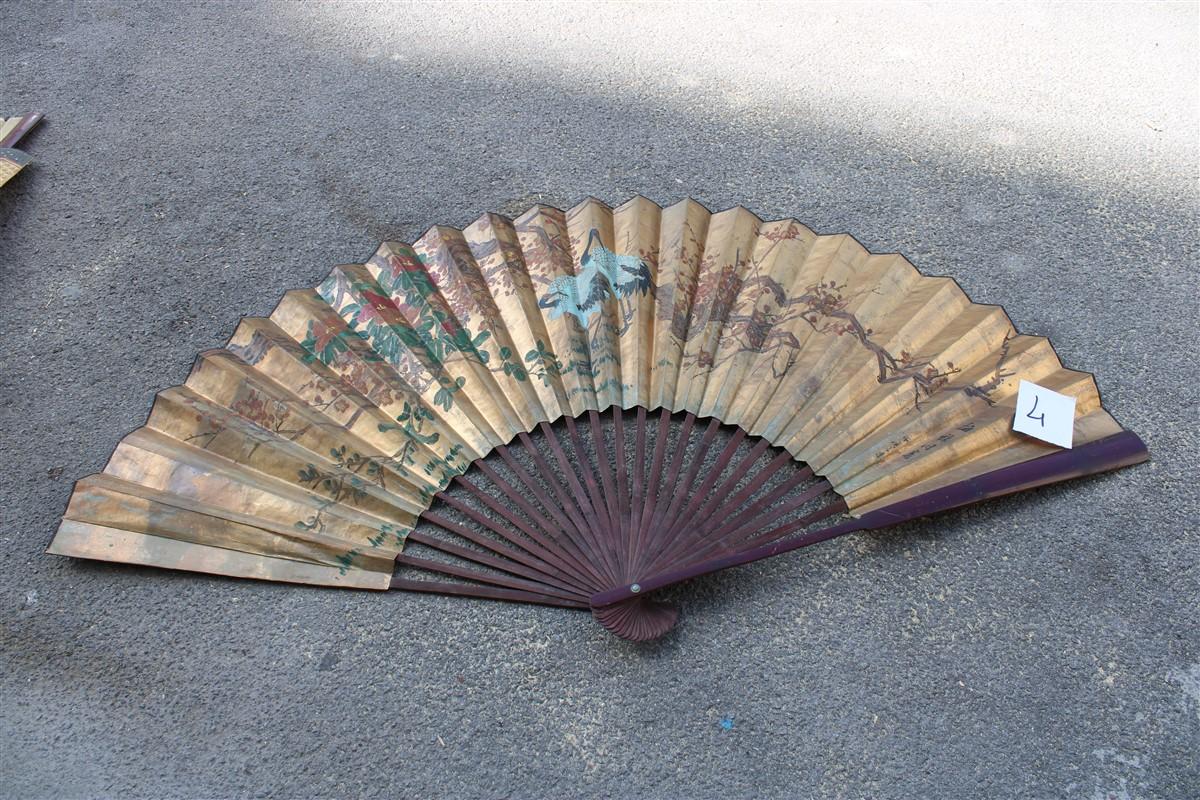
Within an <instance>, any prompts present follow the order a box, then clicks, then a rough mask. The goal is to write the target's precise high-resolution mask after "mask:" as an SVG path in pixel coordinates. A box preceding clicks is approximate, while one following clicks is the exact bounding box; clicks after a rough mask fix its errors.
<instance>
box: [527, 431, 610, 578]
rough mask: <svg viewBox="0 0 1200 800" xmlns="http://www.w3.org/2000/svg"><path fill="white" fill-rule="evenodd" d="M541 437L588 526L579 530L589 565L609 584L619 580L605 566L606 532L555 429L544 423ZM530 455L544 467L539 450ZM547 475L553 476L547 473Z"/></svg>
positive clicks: (533, 450)
mask: <svg viewBox="0 0 1200 800" xmlns="http://www.w3.org/2000/svg"><path fill="white" fill-rule="evenodd" d="M539 429H540V430H541V432H542V434H543V435H544V436H545V437H546V442H547V444H548V445H549V446H550V452H551V453H552V454H553V455H554V459H555V461H556V462H557V463H558V467H559V474H560V475H563V476H566V479H567V484H568V486H569V487H570V494H571V497H572V498H573V500H574V505H577V506H578V507H579V509H580V511H581V513H582V515H583V519H584V521H585V524H584V526H583V527H578V526H577V529H578V530H579V532H580V534H581V535H582V536H584V537H585V538H586V541H587V548H586V549H585V551H584V552H585V554H588V555H590V557H591V561H590V563H591V564H592V565H593V566H594V567H595V568H596V569H598V570H599V571H600V572H601V573H603V575H604V579H605V580H606V581H612V580H616V577H615V573H614V572H613V571H612V565H611V564H608V563H606V562H605V560H604V558H603V555H602V553H603V547H602V545H601V540H602V538H603V534H604V532H603V529H602V527H601V522H600V514H599V512H598V511H597V510H596V507H595V505H594V504H593V501H592V498H591V496H590V495H589V493H588V492H587V491H586V490H585V489H584V487H583V486H582V484H580V482H579V477H578V476H577V475H576V474H575V469H574V467H572V465H571V462H570V460H569V459H568V458H567V454H566V451H565V450H564V449H563V446H562V442H561V441H559V438H558V435H557V434H556V433H555V432H554V428H552V427H551V426H550V425H547V424H545V423H542V424H541V425H540V426H539ZM530 453H531V454H534V457H535V458H537V459H539V463H542V460H541V456H540V454H538V453H537V449H536V448H533V447H531V448H530ZM547 474H553V472H552V471H551V472H548V473H547Z"/></svg>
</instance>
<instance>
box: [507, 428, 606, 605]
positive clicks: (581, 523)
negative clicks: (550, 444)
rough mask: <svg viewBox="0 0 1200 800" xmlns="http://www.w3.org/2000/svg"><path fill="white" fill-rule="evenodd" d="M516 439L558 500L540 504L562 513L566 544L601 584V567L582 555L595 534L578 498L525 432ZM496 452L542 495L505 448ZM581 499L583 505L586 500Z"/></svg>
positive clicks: (589, 548)
mask: <svg viewBox="0 0 1200 800" xmlns="http://www.w3.org/2000/svg"><path fill="white" fill-rule="evenodd" d="M547 427H548V426H547ZM551 430H552V429H551ZM518 438H519V439H520V440H521V443H522V445H523V446H524V452H525V453H526V454H527V455H529V457H530V458H531V459H532V460H533V461H534V464H535V466H537V468H538V469H539V470H540V472H539V474H540V475H541V476H542V477H543V479H544V480H545V481H546V483H547V484H548V485H549V486H550V488H551V491H553V492H554V496H555V497H556V498H557V499H558V503H559V505H558V506H556V505H555V504H554V502H553V501H552V500H551V499H550V498H546V499H544V500H543V501H542V502H543V507H544V508H546V509H551V510H556V513H561V514H562V515H565V517H566V522H562V521H561V520H560V525H561V530H562V532H563V534H564V536H565V537H566V541H567V542H569V543H570V546H571V547H572V549H573V551H574V556H575V559H576V561H577V562H578V563H579V565H580V566H581V567H582V568H583V569H585V570H586V571H587V573H588V574H589V575H590V576H591V577H592V578H593V579H594V580H595V581H596V582H597V583H603V582H604V578H603V577H601V575H600V573H599V572H598V570H599V569H602V567H597V566H596V565H595V564H594V563H593V562H592V561H591V560H590V559H589V558H588V557H587V555H586V554H588V553H590V552H592V551H593V548H592V544H591V543H590V538H591V537H593V536H594V535H595V532H594V530H593V528H592V527H591V526H590V525H589V524H588V522H587V521H586V520H585V519H584V516H583V514H584V513H586V512H585V511H584V509H583V506H582V505H580V502H581V501H580V500H579V498H578V497H573V496H572V494H571V492H570V491H569V490H568V489H567V488H566V487H564V486H563V483H562V481H560V480H558V477H557V473H556V472H555V471H554V470H553V469H551V467H550V465H549V464H548V463H547V462H546V459H545V457H544V456H543V455H542V453H541V452H539V451H538V449H537V448H536V447H535V446H534V444H533V441H532V440H531V439H530V438H529V435H528V434H525V433H522V434H519V435H518ZM500 453H501V456H502V457H505V458H506V463H509V467H510V468H511V469H513V470H514V472H516V473H517V474H518V475H519V476H523V477H522V478H521V479H522V481H523V482H524V483H525V485H526V486H528V487H530V491H532V492H533V493H534V494H535V496H538V497H539V498H540V497H544V492H543V490H542V489H541V487H540V486H538V484H537V481H536V479H534V478H533V476H531V475H529V473H528V472H527V471H525V470H524V469H523V468H520V467H519V465H516V463H515V461H512V457H511V456H510V455H508V453H507V449H503V448H502V449H501V450H500ZM510 462H511V463H510ZM539 492H542V494H539ZM582 502H584V503H585V504H586V500H584V501H582Z"/></svg>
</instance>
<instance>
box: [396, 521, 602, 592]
mask: <svg viewBox="0 0 1200 800" xmlns="http://www.w3.org/2000/svg"><path fill="white" fill-rule="evenodd" d="M421 521H422V522H427V523H429V524H431V525H434V526H436V527H438V528H441V529H442V530H444V531H446V532H448V533H451V534H454V535H456V536H459V537H461V538H463V539H465V540H467V541H469V542H471V543H472V544H475V545H477V546H478V547H481V548H483V549H484V550H487V551H490V552H492V553H495V554H496V555H498V556H501V557H503V558H506V559H508V560H510V561H515V562H517V563H519V564H522V565H524V566H526V567H528V568H529V569H532V570H535V571H537V572H540V573H543V574H545V575H559V572H557V571H556V568H555V567H554V566H553V565H551V564H549V563H547V562H546V561H543V560H542V559H540V558H538V557H537V556H536V555H534V554H533V553H532V552H530V551H528V550H526V549H525V544H524V543H523V542H522V541H521V540H520V539H514V538H513V537H512V534H511V533H510V532H508V531H503V530H502V531H496V530H492V529H491V528H487V530H490V531H491V532H492V533H493V534H495V536H496V537H497V538H495V539H493V538H490V537H488V536H484V535H483V534H481V533H478V532H477V531H473V530H471V529H470V528H468V527H467V526H465V525H460V524H459V523H457V522H455V521H453V520H451V519H448V518H446V517H445V516H443V515H441V514H439V513H437V512H436V511H428V512H426V513H425V514H424V515H423V516H422V517H421ZM414 532H415V531H414ZM410 535H411V534H410ZM504 542H509V543H510V544H504ZM510 545H512V546H510ZM565 582H567V583H571V582H570V581H565ZM572 585H574V584H572ZM597 585H604V584H597Z"/></svg>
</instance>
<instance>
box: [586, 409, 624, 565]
mask: <svg viewBox="0 0 1200 800" xmlns="http://www.w3.org/2000/svg"><path fill="white" fill-rule="evenodd" d="M613 408H618V409H619V407H618V406H613ZM610 413H611V409H610ZM619 415H620V412H619V411H618V412H617V414H614V415H613V419H614V421H615V419H616V417H617V416H619ZM588 431H589V433H590V434H591V440H592V453H594V454H595V456H596V458H595V461H594V462H593V464H594V465H595V467H596V472H597V473H598V474H599V476H600V497H601V499H602V501H603V503H604V509H605V511H606V512H607V513H608V531H609V537H610V538H609V540H608V541H606V542H605V544H606V545H607V546H608V548H609V551H610V552H611V553H612V555H613V561H614V563H615V564H616V565H617V568H618V570H620V569H621V568H622V567H623V563H622V557H621V556H622V553H621V543H622V542H624V540H625V538H624V529H623V528H622V526H621V518H620V515H619V513H618V511H619V501H618V499H617V490H616V487H615V485H614V484H615V480H614V473H615V471H616V469H617V465H616V464H615V463H614V462H613V461H610V460H609V458H608V447H607V445H606V442H605V435H604V431H602V430H601V428H600V413H599V412H597V411H589V412H588ZM581 463H582V462H581Z"/></svg>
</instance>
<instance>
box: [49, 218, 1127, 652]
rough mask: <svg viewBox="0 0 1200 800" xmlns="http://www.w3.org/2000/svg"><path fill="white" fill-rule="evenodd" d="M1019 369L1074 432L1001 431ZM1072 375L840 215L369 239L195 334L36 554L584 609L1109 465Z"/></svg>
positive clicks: (996, 317)
mask: <svg viewBox="0 0 1200 800" xmlns="http://www.w3.org/2000/svg"><path fill="white" fill-rule="evenodd" d="M1023 381H1027V382H1030V383H1031V384H1036V385H1037V386H1039V387H1042V391H1046V390H1049V391H1051V392H1056V393H1059V394H1062V395H1066V396H1069V397H1071V398H1073V399H1074V401H1075V413H1074V418H1073V420H1067V421H1066V422H1065V424H1066V426H1067V428H1068V430H1070V429H1072V426H1073V441H1074V446H1073V448H1071V449H1060V448H1058V447H1055V446H1053V445H1050V444H1047V443H1045V442H1043V441H1039V440H1038V439H1036V438H1033V437H1030V436H1026V435H1024V434H1021V433H1017V432H1014V430H1013V420H1014V414H1015V413H1016V407H1015V403H1016V400H1017V395H1018V391H1019V387H1020V386H1021V384H1022V382H1023ZM1146 458H1147V452H1146V448H1145V446H1144V445H1143V444H1142V442H1141V440H1140V439H1139V438H1138V437H1137V436H1136V435H1134V434H1133V433H1131V432H1128V431H1124V430H1123V429H1122V428H1121V426H1120V425H1118V424H1117V423H1116V422H1115V421H1114V420H1113V418H1112V417H1111V416H1110V415H1109V414H1108V413H1107V412H1106V411H1105V410H1104V409H1103V408H1102V407H1101V404H1100V398H1099V395H1098V393H1097V390H1096V386H1095V382H1094V380H1093V379H1092V377H1091V375H1089V374H1087V373H1083V372H1077V371H1074V370H1069V369H1066V368H1065V367H1063V365H1062V364H1061V363H1060V362H1059V360H1058V358H1057V356H1056V355H1055V353H1054V350H1053V349H1052V348H1051V346H1050V344H1049V342H1048V341H1046V340H1045V339H1043V338H1040V337H1035V336H1025V335H1018V334H1017V333H1016V332H1015V330H1014V329H1013V326H1012V324H1011V322H1010V321H1009V319H1008V317H1007V316H1006V315H1005V313H1004V311H1003V310H1002V309H1001V308H999V307H998V306H987V305H980V304H976V303H972V302H971V301H970V299H969V298H967V296H966V295H965V294H964V293H963V291H962V290H961V289H960V288H959V286H958V285H957V284H956V283H955V282H954V281H953V280H951V279H949V278H940V277H927V276H924V275H922V274H921V273H920V272H918V271H917V270H916V268H915V267H913V266H912V264H910V263H909V262H908V261H907V260H905V259H904V258H903V257H902V256H900V255H894V254H888V255H877V254H872V253H870V252H868V251H867V250H866V249H865V248H863V247H862V246H861V245H860V244H859V243H858V242H857V241H855V240H854V239H853V238H852V237H850V236H848V235H844V234H838V235H826V236H818V235H816V234H814V233H813V232H812V231H810V230H809V229H808V228H806V227H805V226H803V225H801V224H800V223H798V222H796V221H794V220H781V221H774V222H764V221H762V220H760V219H759V218H758V217H756V216H755V215H754V214H752V213H750V212H749V211H746V210H745V209H743V208H733V209H730V210H727V211H722V212H720V213H717V214H712V213H710V212H709V211H708V210H706V209H705V208H704V207H703V206H701V205H700V204H698V203H696V202H693V201H690V200H687V201H683V202H681V203H678V204H676V205H673V206H670V207H669V208H666V209H660V208H659V207H658V206H657V205H655V204H654V203H652V202H650V201H649V200H646V199H645V198H641V197H637V198H634V199H633V200H630V201H629V202H627V203H625V204H623V205H621V206H620V207H618V208H616V209H615V210H614V209H610V208H608V207H607V206H605V205H604V204H603V203H600V202H599V201H596V200H588V201H586V202H584V203H581V204H580V205H578V206H576V207H575V208H573V209H571V210H570V211H568V212H566V213H563V212H561V211H559V210H557V209H553V208H547V207H542V206H538V207H535V208H533V209H531V210H529V211H528V212H526V213H525V214H523V215H521V216H520V217H518V218H517V219H515V220H509V219H507V218H505V217H502V216H499V215H496V214H487V215H484V216H483V217H481V218H480V219H479V220H477V221H476V222H475V223H473V224H472V225H470V226H468V227H467V228H466V229H465V230H462V231H459V230H456V229H453V228H447V227H435V228H432V229H430V230H429V231H428V232H427V233H426V234H425V235H424V236H423V237H422V238H421V239H420V240H419V241H417V242H416V243H415V244H413V245H411V246H410V245H406V244H399V243H387V244H384V245H383V246H381V247H380V248H379V250H378V251H377V252H376V253H375V254H374V255H373V256H372V257H371V258H370V259H369V260H368V261H367V262H366V263H364V264H348V265H344V266H340V267H337V268H335V269H334V270H333V272H332V273H331V274H330V275H329V277H328V278H327V279H326V280H325V281H323V282H322V283H321V284H320V285H319V286H318V287H316V288H315V289H310V290H298V291H292V292H288V293H287V294H286V295H285V296H284V298H283V299H282V301H281V302H280V303H279V305H278V306H277V307H276V309H275V310H274V312H273V313H272V314H271V316H270V317H269V318H246V319H243V320H242V322H241V324H240V325H239V326H238V329H237V331H236V332H235V334H234V336H233V338H232V339H231V340H230V342H229V344H228V345H227V346H226V347H225V348H224V349H220V350H211V351H206V352H204V353H201V355H200V356H199V358H198V360H197V362H196V365H195V368H194V369H193V371H192V374H191V376H190V377H189V378H188V379H187V381H186V382H185V383H184V384H183V385H182V386H176V387H173V388H171V389H168V390H166V391H164V392H162V393H160V394H159V395H158V397H157V398H156V400H155V403H154V406H153V409H152V411H151V414H150V418H149V420H148V422H147V424H146V425H145V427H143V428H140V429H138V430H136V431H134V432H133V433H131V434H130V435H129V436H127V437H125V439H124V440H122V442H121V443H120V445H119V446H118V447H117V449H116V451H115V452H114V454H113V456H112V458H111V460H110V461H109V463H108V465H107V466H106V468H105V470H104V472H102V473H100V474H98V475H93V476H90V477H88V478H84V479H83V480H81V481H79V482H78V483H77V484H76V486H75V490H74V493H73V495H72V497H71V501H70V504H69V506H68V508H67V512H66V515H65V517H64V519H63V521H62V524H61V526H60V528H59V530H58V533H57V534H56V536H55V538H54V541H53V543H52V544H51V546H50V552H52V553H58V554H62V555H69V556H78V557H85V558H95V559H103V560H108V561H120V562H128V563H134V564H147V565H154V566H162V567H172V568H177V569H185V570H195V571H202V572H210V573H216V574H222V575H233V576H244V577H254V578H265V579H270V580H278V581H291V582H297V583H310V584H319V585H329V586H344V587H354V588H370V589H387V588H396V589H404V590H415V591H433V592H440V593H445V594H461V595H471V596H477V597H488V598H495V599H502V600H514V601H524V602H534V603H544V604H549V605H558V606H564V607H573V608H581V609H591V610H592V611H593V613H594V615H595V617H596V619H597V620H599V621H600V622H601V623H602V624H603V625H604V626H605V627H607V628H609V629H610V630H612V631H613V632H615V633H617V634H618V635H620V636H623V637H626V638H630V639H648V638H653V637H655V636H658V635H661V634H662V633H663V632H665V631H666V630H668V629H669V628H670V627H671V626H672V625H673V624H674V622H675V619H676V612H675V610H674V609H673V608H670V607H668V606H666V605H664V604H662V603H661V602H656V601H655V600H654V599H653V598H651V597H648V596H647V595H648V594H650V593H651V592H653V591H654V590H655V589H659V588H661V587H664V586H667V585H670V584H674V583H677V582H679V581H682V580H685V579H688V578H691V577H694V576H697V575H702V574H705V573H708V572H712V571H714V570H717V569H723V568H725V567H729V566H733V565H736V564H743V563H747V562H750V561H753V560H756V559H760V558H763V557H766V556H770V555H775V554H777V553H782V552H786V551H790V550H794V549H796V548H798V547H802V546H805V545H807V544H812V543H814V542H818V541H823V540H826V539H830V538H833V537H834V536H838V535H842V534H845V533H849V532H852V531H859V530H867V529H875V528H881V527H885V526H888V525H892V524H895V523H898V522H902V521H905V520H909V519H913V518H915V517H919V516H922V515H925V514H930V513H934V512H937V511H941V510H944V509H947V508H952V507H956V506H960V505H964V504H967V503H972V502H975V501H978V500H981V499H984V498H987V497H993V496H998V495H1002V494H1007V493H1010V492H1015V491H1019V490H1021V489H1025V488H1029V487H1033V486H1038V485H1043V484H1047V483H1052V482H1056V481H1061V480H1065V479H1068V478H1072V477H1076V476H1080V475H1085V474H1089V473H1095V472H1100V471H1104V470H1109V469H1114V468H1116V467H1120V466H1124V465H1127V464H1132V463H1136V462H1139V461H1142V460H1145V459H1146Z"/></svg>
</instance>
